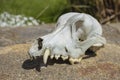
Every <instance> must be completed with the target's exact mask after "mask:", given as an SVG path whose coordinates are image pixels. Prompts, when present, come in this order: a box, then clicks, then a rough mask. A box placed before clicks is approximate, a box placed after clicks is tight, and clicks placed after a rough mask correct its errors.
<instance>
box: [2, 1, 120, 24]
mask: <svg viewBox="0 0 120 80" xmlns="http://www.w3.org/2000/svg"><path fill="white" fill-rule="evenodd" d="M119 9H120V0H0V13H2V12H4V11H7V12H9V13H11V14H22V15H25V16H33V17H34V18H36V19H39V20H40V21H44V22H47V23H48V22H55V21H56V20H57V18H58V17H59V16H60V15H61V14H63V13H66V12H70V11H74V12H85V13H89V14H91V15H93V16H94V17H96V18H97V19H99V20H100V21H102V23H105V22H107V21H109V20H111V19H114V18H115V19H114V20H115V21H119V14H120V13H119V11H120V10H119ZM116 16H117V18H116Z"/></svg>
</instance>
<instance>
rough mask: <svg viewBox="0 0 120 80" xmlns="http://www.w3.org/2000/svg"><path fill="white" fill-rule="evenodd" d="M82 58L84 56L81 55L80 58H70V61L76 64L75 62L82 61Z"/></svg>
mask: <svg viewBox="0 0 120 80" xmlns="http://www.w3.org/2000/svg"><path fill="white" fill-rule="evenodd" d="M81 60H82V57H80V58H78V59H73V58H70V59H69V61H70V63H71V64H74V63H75V62H77V63H80V62H81Z"/></svg>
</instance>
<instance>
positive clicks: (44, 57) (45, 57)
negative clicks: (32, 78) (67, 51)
mask: <svg viewBox="0 0 120 80" xmlns="http://www.w3.org/2000/svg"><path fill="white" fill-rule="evenodd" d="M49 55H50V50H49V49H46V50H45V53H44V55H43V62H44V64H46V63H47V59H48V56H49Z"/></svg>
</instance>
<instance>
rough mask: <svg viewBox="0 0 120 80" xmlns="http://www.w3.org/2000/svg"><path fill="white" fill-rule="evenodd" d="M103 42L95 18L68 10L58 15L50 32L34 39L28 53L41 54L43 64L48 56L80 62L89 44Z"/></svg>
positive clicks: (101, 43) (100, 43)
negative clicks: (68, 11) (54, 26)
mask: <svg viewBox="0 0 120 80" xmlns="http://www.w3.org/2000/svg"><path fill="white" fill-rule="evenodd" d="M78 22H79V25H77V23H78ZM105 43H106V40H105V38H103V37H102V28H101V25H100V24H99V22H98V21H97V20H96V19H95V18H93V17H92V16H90V15H88V14H85V13H75V12H70V13H66V14H64V15H62V16H60V18H59V19H58V22H57V24H56V29H55V30H54V31H53V32H52V33H50V34H48V35H45V36H42V37H40V38H38V39H36V40H35V42H34V43H33V45H32V47H31V48H30V50H29V54H30V56H31V57H36V56H41V55H43V61H44V63H45V64H46V63H47V59H48V56H50V57H51V59H52V58H53V57H55V58H56V59H58V58H59V57H61V58H62V59H63V60H66V59H69V61H70V62H71V63H72V64H73V63H74V62H80V60H81V59H82V55H84V54H85V51H86V50H87V49H88V48H90V47H91V46H103V45H104V44H105Z"/></svg>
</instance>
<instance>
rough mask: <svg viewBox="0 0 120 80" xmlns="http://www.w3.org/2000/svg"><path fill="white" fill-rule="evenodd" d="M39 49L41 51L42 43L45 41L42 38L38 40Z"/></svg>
mask: <svg viewBox="0 0 120 80" xmlns="http://www.w3.org/2000/svg"><path fill="white" fill-rule="evenodd" d="M37 40H38V49H39V50H40V49H41V48H42V41H43V39H42V38H38V39H37Z"/></svg>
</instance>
